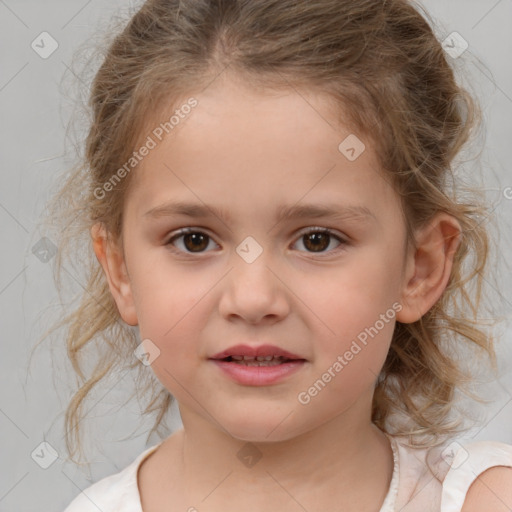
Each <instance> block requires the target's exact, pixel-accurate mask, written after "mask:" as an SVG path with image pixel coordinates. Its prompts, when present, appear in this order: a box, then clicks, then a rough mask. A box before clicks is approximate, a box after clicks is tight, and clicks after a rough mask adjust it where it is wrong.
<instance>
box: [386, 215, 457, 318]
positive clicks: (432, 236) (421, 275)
mask: <svg viewBox="0 0 512 512" xmlns="http://www.w3.org/2000/svg"><path fill="white" fill-rule="evenodd" d="M461 236H462V229H461V226H460V224H459V222H458V221H457V219H455V218H454V217H452V216H451V215H448V214H445V213H439V214H437V215H436V216H435V217H434V219H433V220H432V221H431V222H430V223H428V224H427V225H426V226H425V227H423V228H422V229H420V230H419V232H418V233H417V235H416V248H415V250H414V251H411V253H410V254H409V255H408V256H407V258H408V261H407V262H406V264H407V272H406V275H405V279H404V285H403V289H402V297H401V304H402V310H401V311H400V312H399V313H397V316H396V319H397V321H398V322H402V323H412V322H416V321H417V320H419V319H420V318H421V317H422V316H423V315H424V314H425V313H427V311H429V310H430V309H431V308H432V306H434V304H435V303H436V302H437V301H438V300H439V298H440V297H441V295H442V294H443V292H444V290H445V289H446V286H447V284H448V280H449V279H450V275H451V272H452V267H453V260H454V256H455V253H456V251H457V249H458V247H459V244H460V241H461Z"/></svg>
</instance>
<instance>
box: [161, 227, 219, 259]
mask: <svg viewBox="0 0 512 512" xmlns="http://www.w3.org/2000/svg"><path fill="white" fill-rule="evenodd" d="M179 239H182V244H181V245H182V246H183V247H184V249H181V248H180V249H179V251H178V252H184V253H187V252H188V253H201V252H204V250H205V249H206V248H207V247H208V244H209V241H211V238H210V236H209V235H207V234H206V233H203V232H202V231H194V230H192V229H182V230H181V231H179V232H178V233H177V234H176V235H174V236H173V237H172V238H170V239H169V241H168V242H167V243H166V245H174V242H175V240H179Z"/></svg>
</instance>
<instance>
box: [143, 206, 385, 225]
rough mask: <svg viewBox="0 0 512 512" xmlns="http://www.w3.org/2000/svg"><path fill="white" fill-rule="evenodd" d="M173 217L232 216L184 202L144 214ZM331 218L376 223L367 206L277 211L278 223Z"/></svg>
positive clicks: (158, 207)
mask: <svg viewBox="0 0 512 512" xmlns="http://www.w3.org/2000/svg"><path fill="white" fill-rule="evenodd" d="M173 215H185V216H187V217H192V218H207V217H211V216H212V215H213V216H215V217H218V218H219V219H220V220H221V221H222V222H224V223H226V224H227V223H229V222H231V219H232V218H231V215H230V214H229V212H228V211H227V210H226V209H224V208H216V207H214V206H207V205H203V204H198V203H187V202H183V201H177V202H167V203H164V204H161V205H158V206H155V207H154V208H151V209H150V210H149V211H147V212H146V213H145V214H144V217H149V218H161V217H170V216H173ZM324 217H325V218H327V217H329V218H331V219H334V220H349V219H352V220H356V221H371V220H373V221H375V222H377V218H376V216H375V214H374V213H373V212H372V211H371V210H370V209H369V208H367V207H366V206H356V205H345V206H342V205H339V204H333V203H329V204H325V203H324V204H303V205H291V206H288V205H283V206H281V207H279V208H278V209H277V212H276V219H275V220H276V222H278V223H279V222H282V221H286V220H290V219H300V218H324Z"/></svg>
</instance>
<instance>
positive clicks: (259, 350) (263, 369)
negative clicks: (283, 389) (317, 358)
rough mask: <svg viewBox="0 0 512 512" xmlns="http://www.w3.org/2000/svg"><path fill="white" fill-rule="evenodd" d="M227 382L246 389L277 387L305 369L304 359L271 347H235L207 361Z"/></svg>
mask: <svg viewBox="0 0 512 512" xmlns="http://www.w3.org/2000/svg"><path fill="white" fill-rule="evenodd" d="M209 359H210V360H211V361H213V363H215V364H216V366H217V367H218V368H219V369H220V370H222V372H223V373H224V374H225V375H226V376H228V377H229V378H230V379H233V380H234V381H236V382H238V383H239V384H242V385H246V386H266V385H271V384H276V383H278V382H280V381H282V380H284V379H286V378H287V377H288V376H291V375H292V374H293V373H295V372H297V371H299V370H300V368H303V367H304V364H305V363H306V362H307V360H306V359H304V358H303V357H300V356H298V355H296V354H292V353H291V352H288V351H286V350H283V349H281V348H279V347H276V346H273V345H260V346H259V347H251V346H248V345H236V346H234V347H231V348H228V349H226V350H224V351H222V352H219V353H218V354H215V355H214V356H212V357H210V358H209Z"/></svg>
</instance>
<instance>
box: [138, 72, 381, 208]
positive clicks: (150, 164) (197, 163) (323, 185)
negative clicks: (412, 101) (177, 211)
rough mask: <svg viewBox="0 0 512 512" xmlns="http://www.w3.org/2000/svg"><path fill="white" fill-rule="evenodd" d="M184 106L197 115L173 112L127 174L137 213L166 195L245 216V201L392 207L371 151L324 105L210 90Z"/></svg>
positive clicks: (236, 88) (223, 84) (291, 93)
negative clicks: (381, 201) (380, 201)
mask: <svg viewBox="0 0 512 512" xmlns="http://www.w3.org/2000/svg"><path fill="white" fill-rule="evenodd" d="M191 96H192V95H191ZM193 98H194V99H195V100H196V101H197V104H196V106H195V107H194V108H193V109H186V110H187V112H188V113H187V114H184V112H181V115H180V116H179V121H178V122H177V124H176V125H174V126H173V128H172V129H170V130H169V133H164V136H163V138H162V140H161V141H160V140H155V142H156V147H155V148H154V149H152V150H151V151H150V152H149V154H148V155H147V156H146V157H145V158H144V159H143V160H142V161H141V162H140V164H139V165H138V167H137V168H136V169H135V170H134V174H135V175H134V176H133V178H134V180H133V184H132V185H133V192H134V194H135V196H137V203H138V207H139V208H142V207H147V206H155V205H156V204H157V203H158V202H164V201H166V200H167V198H168V196H169V193H170V192H172V193H173V197H176V194H178V193H181V196H180V198H182V199H195V200H196V202H201V201H203V202H205V203H209V204H213V203H217V204H219V205H222V204H232V205H234V206H236V204H240V205H245V206H246V207H247V208H249V209H250V208H251V207H253V206H254V203H252V205H251V206H249V205H250V204H251V202H252V201H254V200H258V201H260V204H263V203H266V204H270V203H271V202H272V201H273V200H274V199H275V200H276V201H279V202H280V204H283V203H286V204H290V203H293V202H296V201H298V200H299V199H300V197H301V196H305V195H306V194H307V195H309V197H308V199H311V200H313V199H314V197H313V196H314V195H315V194H316V195H317V199H320V202H321V201H322V199H321V198H320V196H322V198H323V200H329V199H328V198H327V197H326V193H327V192H330V193H336V192H337V193H338V197H339V199H342V198H343V196H344V197H345V199H346V200H348V199H349V195H352V197H351V198H350V199H351V201H350V202H351V203H354V202H355V201H354V200H355V199H356V198H355V197H354V194H356V193H357V194H358V195H360V194H361V193H363V195H365V196H366V197H363V198H362V199H363V201H364V202H367V203H371V202H373V203H375V202H376V201H375V200H376V198H375V197H374V196H375V193H376V192H378V195H379V196H381V197H382V196H386V194H388V197H387V199H389V198H390V197H391V196H389V193H390V192H391V191H390V190H387V191H386V190H384V187H385V185H387V180H385V179H384V176H383V175H382V173H381V172H380V170H379V167H378V162H377V158H376V155H375V153H374V150H373V148H372V145H371V143H370V142H369V141H368V140H365V139H364V137H363V136H361V135H359V136H357V135H356V134H355V133H353V130H352V129H351V127H350V126H349V125H346V124H344V122H343V119H344V116H343V113H342V112H339V111H335V110H334V108H333V101H332V99H331V98H330V97H329V96H327V95H325V94H320V93H313V92H308V93H306V92H304V91H298V90H296V89H293V88H288V89H280V90H269V91H258V90H255V89H252V88H251V87H248V86H246V85H244V84H241V83H237V82H233V81H230V80H219V81H218V82H214V83H213V84H211V85H210V86H209V87H207V88H206V89H205V90H204V91H202V92H200V93H197V94H194V95H193ZM185 102H186V99H185V100H184V103H185ZM178 109H179V107H178ZM173 112H176V108H175V110H174V111H172V112H170V113H169V117H170V116H171V115H172V114H173ZM160 117H162V116H160ZM164 117H165V116H164ZM176 119H177V118H176ZM155 126H158V123H156V122H155ZM153 138H154V139H155V137H153ZM347 150H349V152H348V153H347ZM354 152H355V153H356V154H355V156H356V158H355V159H354V158H353V157H354ZM347 156H348V157H350V158H348V157H347ZM376 185H377V186H378V187H380V189H379V190H377V191H376V190H375V187H376ZM330 199H335V197H333V195H332V194H331V198H330ZM146 210H147V208H146ZM246 213H247V211H246Z"/></svg>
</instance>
